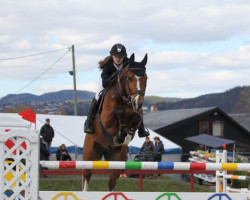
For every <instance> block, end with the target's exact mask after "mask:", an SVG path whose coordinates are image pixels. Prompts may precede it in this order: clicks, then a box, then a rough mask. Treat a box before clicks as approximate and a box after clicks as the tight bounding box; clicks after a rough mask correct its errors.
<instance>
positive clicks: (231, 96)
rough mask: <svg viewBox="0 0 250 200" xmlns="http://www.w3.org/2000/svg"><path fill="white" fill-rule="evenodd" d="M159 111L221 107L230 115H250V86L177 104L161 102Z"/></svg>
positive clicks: (158, 106) (157, 104) (185, 100)
mask: <svg viewBox="0 0 250 200" xmlns="http://www.w3.org/2000/svg"><path fill="white" fill-rule="evenodd" d="M155 105H156V106H157V109H158V110H169V109H182V108H200V107H213V106H216V107H219V108H221V109H222V110H223V111H225V112H228V113H242V112H244V113H250V86H244V87H235V88H233V89H230V90H227V91H225V92H222V93H215V94H206V95H202V96H199V97H196V98H191V99H183V100H180V101H177V102H159V103H156V104H155Z"/></svg>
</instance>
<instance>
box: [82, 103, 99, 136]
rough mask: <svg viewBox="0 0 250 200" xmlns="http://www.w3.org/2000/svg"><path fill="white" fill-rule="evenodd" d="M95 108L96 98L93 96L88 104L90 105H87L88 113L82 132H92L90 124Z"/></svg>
mask: <svg viewBox="0 0 250 200" xmlns="http://www.w3.org/2000/svg"><path fill="white" fill-rule="evenodd" d="M96 108H97V100H96V99H95V98H93V100H92V102H91V104H90V107H89V113H88V115H87V119H86V121H85V123H84V132H85V133H91V134H93V132H94V128H93V125H92V119H93V117H94V115H95V112H96Z"/></svg>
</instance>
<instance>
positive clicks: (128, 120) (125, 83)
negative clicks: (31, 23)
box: [83, 54, 147, 191]
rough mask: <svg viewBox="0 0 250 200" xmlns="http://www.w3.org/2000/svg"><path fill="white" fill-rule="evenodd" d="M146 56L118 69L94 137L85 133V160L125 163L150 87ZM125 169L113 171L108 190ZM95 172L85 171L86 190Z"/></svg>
mask: <svg viewBox="0 0 250 200" xmlns="http://www.w3.org/2000/svg"><path fill="white" fill-rule="evenodd" d="M146 64H147V54H146V55H145V57H144V58H143V60H142V61H141V62H135V55H134V54H132V55H131V57H130V58H129V61H128V63H127V64H126V65H125V67H124V68H123V70H122V71H120V70H118V71H117V73H116V75H115V78H114V80H113V81H111V82H113V84H111V85H110V86H109V87H108V88H107V89H106V91H104V93H105V94H103V97H102V98H101V99H102V100H101V103H100V106H99V109H98V112H97V114H96V116H95V117H94V119H93V127H94V133H93V134H86V136H85V140H84V146H83V160H86V161H97V160H101V159H102V156H104V159H105V160H106V161H126V160H127V145H128V143H129V142H130V141H131V140H132V139H133V137H134V135H135V131H136V130H137V129H138V127H139V125H140V123H141V121H142V103H143V100H144V95H145V90H146V86H147V74H146V67H145V66H146ZM121 171H122V170H112V173H111V175H110V180H109V184H108V186H109V190H110V191H112V190H113V188H114V187H115V185H116V181H117V179H118V178H119V177H120V173H121ZM91 175H92V172H91V170H85V174H84V177H85V183H84V190H85V191H86V190H87V186H88V183H89V181H90V178H91Z"/></svg>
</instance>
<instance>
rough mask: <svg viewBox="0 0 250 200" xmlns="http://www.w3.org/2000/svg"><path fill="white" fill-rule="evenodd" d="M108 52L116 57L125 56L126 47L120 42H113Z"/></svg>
mask: <svg viewBox="0 0 250 200" xmlns="http://www.w3.org/2000/svg"><path fill="white" fill-rule="evenodd" d="M110 54H111V55H112V56H116V57H126V56H127V52H126V48H125V46H124V45H122V44H115V45H114V46H113V47H112V48H111V50H110Z"/></svg>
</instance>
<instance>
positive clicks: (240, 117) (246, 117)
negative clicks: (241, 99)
mask: <svg viewBox="0 0 250 200" xmlns="http://www.w3.org/2000/svg"><path fill="white" fill-rule="evenodd" d="M229 116H230V117H232V118H233V119H234V120H235V121H236V122H238V123H239V124H240V125H241V126H243V127H244V128H245V129H247V130H248V131H249V132H250V113H239V114H229Z"/></svg>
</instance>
